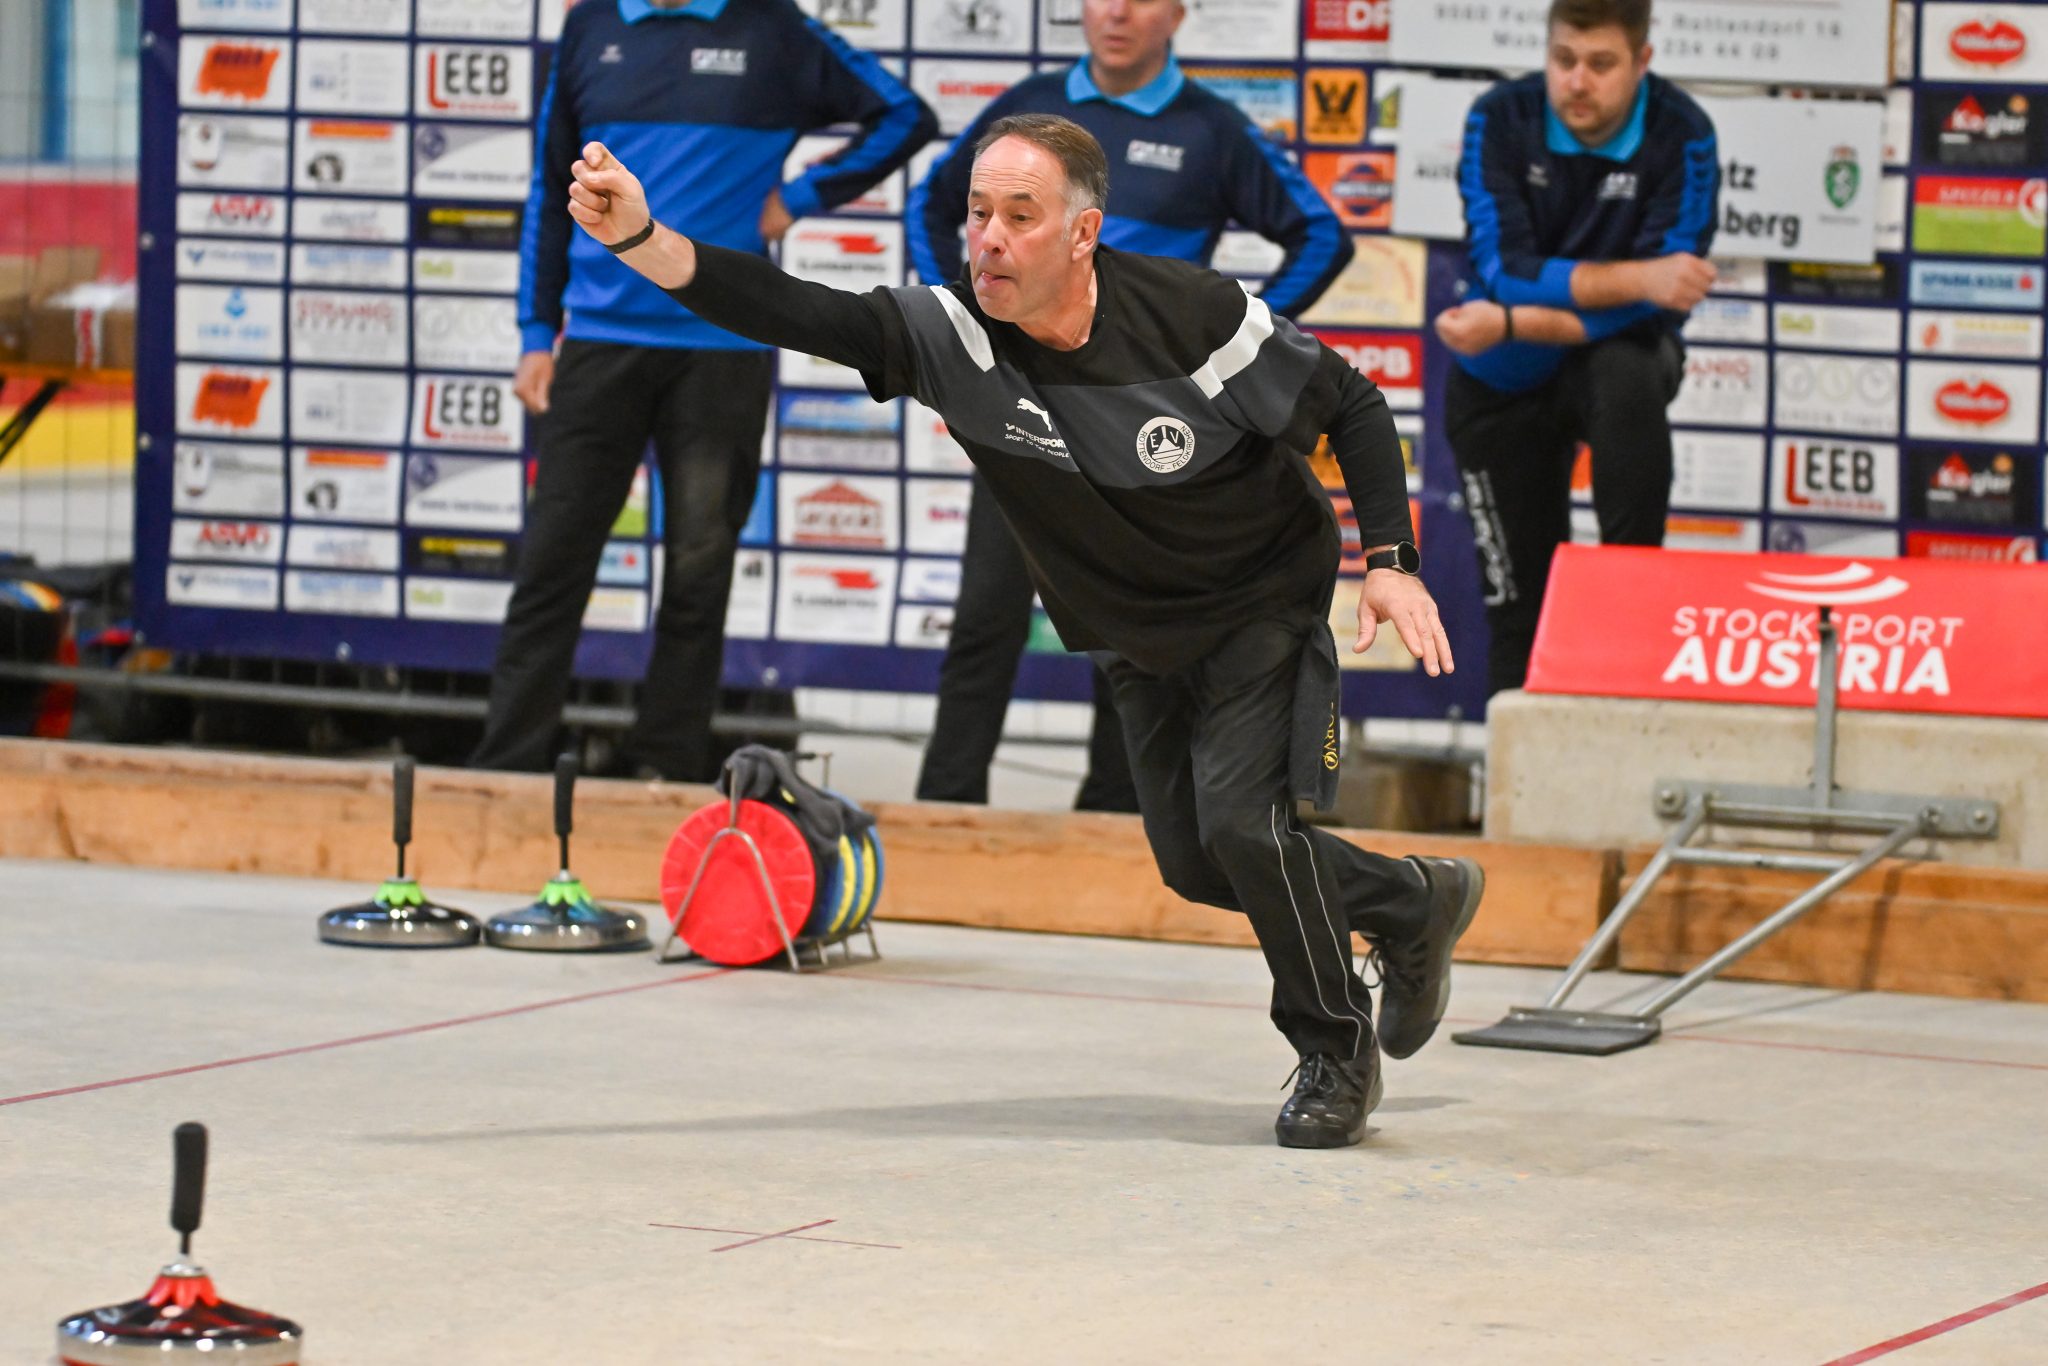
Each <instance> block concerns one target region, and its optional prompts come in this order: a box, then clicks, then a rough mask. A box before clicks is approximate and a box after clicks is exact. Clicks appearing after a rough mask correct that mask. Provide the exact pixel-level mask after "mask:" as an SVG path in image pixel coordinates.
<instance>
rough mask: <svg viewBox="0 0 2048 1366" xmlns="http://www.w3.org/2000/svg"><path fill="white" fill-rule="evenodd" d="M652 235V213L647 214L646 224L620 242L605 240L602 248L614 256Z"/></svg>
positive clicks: (630, 248) (627, 250)
mask: <svg viewBox="0 0 2048 1366" xmlns="http://www.w3.org/2000/svg"><path fill="white" fill-rule="evenodd" d="M652 236H654V215H653V214H649V215H647V226H646V227H644V228H642V229H640V231H638V232H636V233H634V234H633V235H632V236H631V237H628V238H626V239H625V240H624V241H620V242H606V243H605V244H604V249H605V250H606V251H608V252H610V253H611V254H612V255H614V256H619V255H623V254H624V253H626V252H629V251H631V250H632V249H633V248H635V247H637V246H639V245H640V244H641V243H642V242H645V241H646V240H647V239H648V238H650V237H652Z"/></svg>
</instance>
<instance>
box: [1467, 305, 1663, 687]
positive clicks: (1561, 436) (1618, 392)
mask: <svg viewBox="0 0 2048 1366" xmlns="http://www.w3.org/2000/svg"><path fill="white" fill-rule="evenodd" d="M1684 378H1685V350H1684V348H1683V347H1682V346H1680V345H1679V342H1678V339H1677V338H1676V337H1674V336H1672V335H1671V334H1670V333H1668V332H1661V331H1660V332H1655V333H1651V334H1648V335H1645V334H1642V333H1637V332H1624V333H1622V334H1620V335H1619V336H1614V337H1609V338H1608V339H1607V340H1605V341H1602V342H1596V343H1594V344H1592V345H1590V346H1582V347H1579V348H1577V349H1576V350H1574V351H1573V352H1572V353H1571V355H1570V356H1569V357H1568V358H1567V359H1566V360H1565V363H1564V367H1563V369H1561V370H1560V371H1559V372H1558V373H1557V374H1556V375H1555V376H1554V377H1553V378H1551V379H1550V380H1549V381H1547V382H1546V383H1544V384H1542V385H1541V386H1539V387H1537V388H1535V389H1529V390H1525V391H1523V392H1521V393H1504V392H1502V391H1501V390H1498V389H1495V388H1493V387H1492V386H1490V385H1486V384H1482V383H1480V382H1479V381H1478V380H1476V379H1474V378H1472V377H1471V376H1470V375H1468V374H1466V373H1465V372H1464V371H1463V370H1461V369H1459V368H1458V367H1457V366H1452V367H1451V380H1450V384H1449V386H1448V387H1447V388H1446V389H1445V390H1444V430H1445V432H1446V433H1447V434H1448V435H1449V436H1450V439H1451V450H1452V452H1453V454H1455V455H1456V457H1457V461H1458V472H1459V474H1460V475H1461V476H1462V477H1463V479H1464V484H1465V504H1466V508H1467V509H1468V511H1469V512H1470V513H1471V515H1472V535H1473V542H1474V545H1475V547H1476V549H1477V550H1478V552H1479V574H1480V586H1481V588H1482V589H1483V590H1484V592H1485V595H1486V624H1487V628H1488V631H1489V634H1490V636H1491V639H1490V641H1489V648H1488V650H1487V656H1486V660H1487V670H1486V691H1487V695H1488V696H1492V695H1493V694H1494V693H1497V692H1501V691H1503V690H1504V689H1507V688H1519V687H1521V686H1522V681H1523V679H1525V678H1526V677H1527V676H1528V673H1529V648H1530V646H1531V645H1533V644H1534V643H1535V640H1536V618H1537V615H1538V613H1539V612H1541V610H1542V608H1543V590H1544V587H1545V586H1546V585H1547V584H1548V583H1549V582H1550V561H1551V559H1552V557H1553V556H1555V555H1556V553H1557V548H1558V547H1559V546H1560V545H1562V544H1564V543H1565V542H1566V541H1569V540H1570V539H1571V538H1572V490H1571V480H1572V462H1573V460H1574V458H1575V456H1576V454H1577V451H1578V443H1579V442H1581V441H1584V442H1585V443H1586V444H1587V445H1588V446H1590V447H1592V450H1593V511H1594V513H1595V514H1596V515H1597V516H1598V517H1599V519H1600V541H1601V544H1603V545H1662V544H1664V519H1665V515H1666V513H1667V512H1668V511H1669V510H1670V506H1671V423H1670V421H1669V419H1667V418H1666V417H1665V415H1664V410H1665V408H1666V407H1668V406H1669V405H1670V403H1671V400H1672V399H1673V398H1675V397H1677V395H1678V386H1679V384H1680V383H1681V382H1682V381H1683V380H1684Z"/></svg>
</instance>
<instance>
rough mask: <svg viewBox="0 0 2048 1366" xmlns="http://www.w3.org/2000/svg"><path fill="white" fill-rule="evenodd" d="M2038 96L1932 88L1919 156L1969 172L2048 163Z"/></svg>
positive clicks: (2047, 136)
mask: <svg viewBox="0 0 2048 1366" xmlns="http://www.w3.org/2000/svg"><path fill="white" fill-rule="evenodd" d="M2040 98H2041V95H2040V93H2039V92H2033V93H2026V92H2022V91H2017V90H2001V91H1991V90H1981V89H1979V90H1959V91H1942V90H1933V91H1929V92H1927V95H1926V97H1925V101H1924V103H1922V104H1921V106H1920V156H1921V158H1922V159H1923V160H1925V161H1928V162H1931V163H1932V164H1934V165H1936V166H1944V167H1951V168H1967V169H1971V170H1978V169H2011V170H2018V169H2020V168H2022V167H2029V166H2032V167H2039V166H2041V165H2044V164H2048V123H2044V122H2043V121H2042V114H2041V109H2040V107H2039V105H2038V103H2037V101H2039V100H2040Z"/></svg>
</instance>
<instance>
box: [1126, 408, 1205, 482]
mask: <svg viewBox="0 0 2048 1366" xmlns="http://www.w3.org/2000/svg"><path fill="white" fill-rule="evenodd" d="M1194 458H1195V429H1194V428H1193V427H1190V426H1188V424H1187V423H1185V422H1183V421H1181V420H1180V419H1179V418H1177V417H1167V416H1165V415H1163V414H1162V415H1161V416H1159V417H1155V418H1153V419H1152V420H1151V421H1150V422H1147V423H1146V424H1145V425H1144V426H1142V427H1140V428H1138V459H1139V461H1140V462H1141V463H1143V465H1144V466H1145V468H1146V469H1148V470H1150V471H1152V472H1153V473H1154V474H1172V473H1173V472H1174V471H1175V470H1177V469H1180V468H1182V467H1184V466H1185V465H1186V464H1187V463H1188V461H1190V460H1192V459H1194Z"/></svg>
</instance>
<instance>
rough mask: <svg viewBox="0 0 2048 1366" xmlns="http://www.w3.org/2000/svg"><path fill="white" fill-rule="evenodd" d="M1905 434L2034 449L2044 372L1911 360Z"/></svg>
mask: <svg viewBox="0 0 2048 1366" xmlns="http://www.w3.org/2000/svg"><path fill="white" fill-rule="evenodd" d="M1906 434H1907V435H1909V436H1917V437H1926V438H1930V439H1933V440H1937V441H1941V440H1948V441H1986V442H2001V443H2015V444H2018V445H2023V446H2031V445H2033V444H2034V443H2036V442H2037V441H2039V440H2040V439H2041V371H2040V368H2039V367H2037V366H2029V365H1994V364H1989V363H1983V364H1979V363H1973V362H1968V361H1962V362H1958V361H1939V360H1916V361H1913V362H1911V363H1910V364H1908V365H1907V367H1906Z"/></svg>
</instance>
